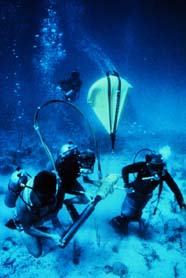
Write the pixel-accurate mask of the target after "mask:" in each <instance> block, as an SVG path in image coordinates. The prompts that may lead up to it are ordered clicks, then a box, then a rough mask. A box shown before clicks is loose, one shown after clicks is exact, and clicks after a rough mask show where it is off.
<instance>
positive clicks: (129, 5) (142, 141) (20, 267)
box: [0, 0, 186, 278]
mask: <svg viewBox="0 0 186 278" xmlns="http://www.w3.org/2000/svg"><path fill="white" fill-rule="evenodd" d="M0 4H1V9H0V18H1V29H0V34H1V42H0V64H1V67H0V90H1V101H0V111H1V117H0V131H1V133H0V147H1V154H0V174H1V189H0V193H1V201H2V204H3V198H4V193H5V191H6V187H7V184H8V178H9V175H10V174H11V173H12V171H13V170H14V169H15V167H16V166H17V165H21V166H23V167H26V168H28V170H30V171H31V174H35V172H36V171H37V170H38V169H41V168H42V169H43V168H44V167H45V166H46V164H47V162H48V157H47V156H46V153H45V150H44V149H43V146H42V145H41V144H40V140H39V138H38V136H37V134H36V132H35V130H34V119H35V115H36V114H35V113H36V111H37V108H38V107H40V105H42V104H44V103H45V102H47V101H48V100H52V99H61V91H60V87H59V83H60V81H61V80H62V79H65V78H68V77H69V75H70V73H71V72H72V71H73V70H78V71H79V72H80V76H81V79H82V81H83V84H82V88H81V91H80V98H79V99H78V100H77V101H76V102H75V105H76V106H77V107H78V109H79V110H80V111H81V113H83V116H82V114H81V113H77V115H76V113H74V110H73V109H72V110H70V109H69V107H66V106H65V105H59V106H58V105H56V104H55V105H51V106H48V107H47V108H46V110H45V109H43V110H42V112H41V113H40V115H39V127H40V131H41V134H42V136H44V139H45V141H46V143H47V145H48V146H49V148H50V150H51V152H52V154H53V155H55V154H56V152H57V150H58V149H59V146H60V145H61V143H63V142H66V141H67V140H68V139H69V138H70V139H73V140H74V141H75V142H77V143H78V144H79V145H81V146H82V147H87V146H88V147H90V146H91V145H92V137H91V130H90V126H89V124H88V122H89V123H90V124H91V128H92V130H93V132H94V133H95V136H96V139H97V141H98V145H99V150H100V157H101V164H102V168H103V172H104V174H105V175H106V174H108V173H110V172H112V171H114V172H117V173H120V170H121V167H122V166H123V165H124V164H127V163H131V161H132V158H133V156H134V154H135V153H136V152H137V151H138V150H139V149H142V148H150V149H155V150H157V149H159V148H160V147H162V146H169V147H170V148H171V151H172V158H171V160H170V162H169V166H170V169H171V173H172V174H173V176H174V177H175V179H176V180H177V182H178V184H179V186H180V189H181V190H182V192H183V195H184V197H185V196H186V195H185V194H186V185H185V177H186V171H185V169H186V159H185V154H186V109H185V103H186V87H185V84H186V75H185V72H186V3H185V1H183V0H169V1H168V0H107V1H106V0H38V1H36V0H35V1H34V0H17V1H16V0H0ZM112 70H115V71H117V72H118V73H119V75H120V76H121V77H122V78H124V79H126V80H127V81H128V82H129V83H130V84H131V85H132V88H130V89H129V91H128V94H127V98H126V102H125V105H124V108H123V112H122V115H121V118H120V121H119V125H118V129H117V137H116V148H115V153H114V154H113V153H111V144H110V138H109V134H107V132H106V131H105V130H104V128H103V126H102V125H101V123H100V122H99V120H98V119H97V117H96V116H95V114H94V113H93V111H92V109H91V107H90V106H89V104H88V103H87V94H88V90H89V88H90V87H91V85H92V84H93V83H94V82H95V81H96V80H98V79H100V78H102V77H105V76H106V72H108V71H112ZM87 120H88V122H87ZM108 161H109V163H108ZM92 190H93V189H92ZM164 194H165V195H164ZM164 194H163V197H162V198H163V202H162V205H160V208H161V211H160V212H159V214H157V217H156V218H154V219H152V220H151V222H150V224H149V227H150V231H151V234H148V235H146V237H145V238H143V239H139V238H137V237H136V235H133V236H132V237H130V238H129V239H123V241H122V240H121V238H119V237H118V236H117V235H115V234H114V236H113V231H112V230H111V228H110V227H108V221H109V219H110V218H112V217H113V216H115V215H117V214H118V213H119V212H120V206H121V202H122V200H123V193H121V191H117V192H116V193H115V195H113V196H109V197H108V199H107V201H103V203H102V204H100V207H99V208H98V209H97V210H96V211H95V213H94V216H92V218H91V219H89V220H88V222H87V223H86V224H85V226H86V225H87V226H86V227H84V226H83V227H82V229H81V232H80V233H79V234H78V235H77V238H78V244H77V243H76V241H74V242H73V244H70V245H69V246H68V247H67V249H65V250H57V251H56V250H54V253H52V252H51V253H50V254H48V255H47V256H48V257H47V256H46V257H42V258H41V259H38V260H36V259H34V258H32V257H31V256H30V255H29V254H28V253H27V251H26V249H24V247H23V246H22V244H21V242H20V241H19V240H18V236H17V234H16V231H8V232H7V228H5V227H4V223H5V222H6V221H7V218H8V216H9V211H8V209H7V208H5V206H3V205H2V209H1V210H0V216H1V222H2V223H1V224H2V228H1V229H0V237H1V239H2V246H1V266H2V269H1V267H0V269H1V273H2V276H1V274H0V277H12V275H14V277H15V278H17V277H22V276H23V275H24V277H30V278H31V277H33V276H35V277H41V278H42V277H46V275H48V273H50V274H51V275H53V277H63V278H79V277H85V276H86V277H87V278H88V277H90V278H92V277H96V278H99V277H108V278H112V277H115V276H116V275H117V276H120V277H127V276H125V275H128V277H137V278H140V277H144V276H147V275H150V277H152V278H153V277H157V273H158V276H159V277H160V278H161V277H162V278H163V277H165V274H166V276H167V278H174V277H181V278H182V277H185V276H184V275H185V274H184V273H185V267H186V259H185V255H184V254H185V248H186V237H185V219H186V218H184V219H183V218H182V216H180V215H178V214H177V212H178V211H177V210H178V209H175V206H174V205H173V201H172V199H171V197H172V195H171V193H170V196H171V197H170V196H169V195H166V194H168V193H167V191H165V193H164ZM167 196H168V197H167ZM110 204H112V205H113V206H112V207H111V206H110ZM170 204H171V210H170V212H169V208H170ZM150 209H151V208H150V207H147V210H146V212H145V216H146V217H149V215H150V213H149V211H150ZM108 212H109V213H108ZM61 213H62V214H63V213H64V212H61ZM162 215H163V216H162ZM64 219H66V218H65V217H64ZM65 221H66V220H65ZM67 222H68V221H67ZM87 233H88V234H90V238H87ZM12 234H13V236H12ZM134 234H135V232H134ZM111 239H112V240H111ZM17 242H18V243H17ZM87 246H88V247H87ZM80 249H81V250H80ZM17 250H18V251H17ZM80 251H81V252H80ZM78 252H80V253H81V258H80V261H81V263H80V265H79V266H76V265H74V264H73V262H72V254H76V253H78ZM126 252H127V256H126ZM89 258H93V259H92V261H93V262H92V264H91V263H90V262H89ZM131 258H132V259H131ZM133 258H135V259H136V262H138V264H136V265H135V266H134V262H133ZM165 258H166V263H165V261H164V260H165ZM69 261H70V263H69V264H68V262H69ZM115 261H121V262H122V263H125V264H126V265H127V266H128V269H129V274H127V273H128V271H126V273H124V274H122V273H120V271H119V270H118V271H116V273H114V274H113V273H106V271H105V270H104V266H105V265H106V263H107V264H110V265H112V264H113V263H114V262H115ZM31 266H32V267H31ZM164 268H165V269H166V271H165V273H164V272H163V273H162V269H164ZM28 269H29V271H28ZM116 269H117V267H116ZM20 273H21V274H20ZM122 275H123V276H122Z"/></svg>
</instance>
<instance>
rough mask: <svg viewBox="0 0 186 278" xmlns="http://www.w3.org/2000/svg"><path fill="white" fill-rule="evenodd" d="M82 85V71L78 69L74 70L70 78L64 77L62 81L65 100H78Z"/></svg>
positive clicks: (61, 85)
mask: <svg viewBox="0 0 186 278" xmlns="http://www.w3.org/2000/svg"><path fill="white" fill-rule="evenodd" d="M81 86H82V81H81V79H80V73H79V72H78V71H72V73H71V76H70V78H69V79H64V80H61V82H60V87H61V90H62V92H63V97H64V100H66V101H70V102H74V101H76V100H77V99H78V98H79V92H80V89H81Z"/></svg>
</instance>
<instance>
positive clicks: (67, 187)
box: [55, 141, 95, 221]
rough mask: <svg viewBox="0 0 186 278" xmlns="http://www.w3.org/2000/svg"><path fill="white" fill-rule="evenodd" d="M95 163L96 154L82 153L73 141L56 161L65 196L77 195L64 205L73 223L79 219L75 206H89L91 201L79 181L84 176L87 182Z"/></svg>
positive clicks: (60, 153) (65, 201)
mask: <svg viewBox="0 0 186 278" xmlns="http://www.w3.org/2000/svg"><path fill="white" fill-rule="evenodd" d="M94 163H95V154H94V152H93V151H91V150H90V149H87V150H85V151H82V152H80V150H79V149H78V147H77V145H75V144H74V143H73V142H72V141H69V142H68V143H67V144H64V145H63V146H62V147H61V149H60V151H59V154H58V157H57V159H56V162H55V166H56V170H57V172H58V175H59V177H60V179H61V187H62V189H63V191H64V195H65V194H66V193H67V194H71V195H75V196H74V197H72V198H70V199H65V200H64V204H65V205H66V208H67V210H68V211H69V213H70V216H71V218H72V220H73V221H76V220H77V219H78V217H79V214H78V212H77V210H76V208H75V207H74V205H73V204H75V203H76V204H87V203H88V202H89V201H90V198H88V197H87V195H86V193H85V189H84V188H83V187H82V185H81V184H80V183H79V181H78V180H77V179H78V178H79V177H80V176H83V177H85V180H86V181H87V179H86V177H87V175H88V174H91V173H92V172H93V167H94ZM86 181H85V182H86ZM88 182H89V180H88Z"/></svg>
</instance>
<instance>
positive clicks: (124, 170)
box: [122, 162, 145, 185]
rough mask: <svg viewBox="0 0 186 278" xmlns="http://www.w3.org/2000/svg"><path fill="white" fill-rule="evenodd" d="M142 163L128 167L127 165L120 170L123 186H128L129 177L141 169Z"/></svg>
mask: <svg viewBox="0 0 186 278" xmlns="http://www.w3.org/2000/svg"><path fill="white" fill-rule="evenodd" d="M144 164H145V163H144V162H137V163H133V164H130V165H127V166H125V167H123V168H122V178H123V181H124V184H126V185H127V184H129V175H130V174H132V173H138V172H139V171H140V170H141V169H142V168H143V167H144Z"/></svg>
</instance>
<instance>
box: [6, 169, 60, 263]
mask: <svg viewBox="0 0 186 278" xmlns="http://www.w3.org/2000/svg"><path fill="white" fill-rule="evenodd" d="M61 196H62V194H61V192H60V188H58V186H57V179H56V175H55V174H54V173H51V172H49V171H41V172H39V173H38V174H37V175H36V176H35V177H34V179H32V178H31V177H30V175H28V174H27V173H26V172H25V171H24V170H22V169H20V168H18V169H17V170H16V171H15V172H14V173H13V174H12V175H11V178H10V181H9V185H8V192H7V194H6V196H5V204H6V205H7V206H8V207H15V209H16V214H15V216H14V218H13V219H10V220H9V221H8V222H7V223H6V224H5V225H6V226H7V227H9V228H13V229H17V230H18V231H20V232H21V236H22V239H23V242H24V244H25V245H26V247H27V249H28V251H29V253H30V254H31V255H32V256H34V257H36V258H38V257H39V256H41V254H42V251H43V246H42V243H43V239H44V238H46V239H52V240H53V241H54V242H55V243H56V244H57V245H60V239H61V235H58V234H57V233H55V232H50V229H48V228H47V227H46V226H44V224H45V222H46V221H49V220H51V222H52V224H53V226H54V228H61V224H60V222H59V220H58V217H57V214H58V211H59V210H60V209H61V207H62V202H63V199H62V197H61ZM13 224H14V226H15V227H13Z"/></svg>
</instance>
